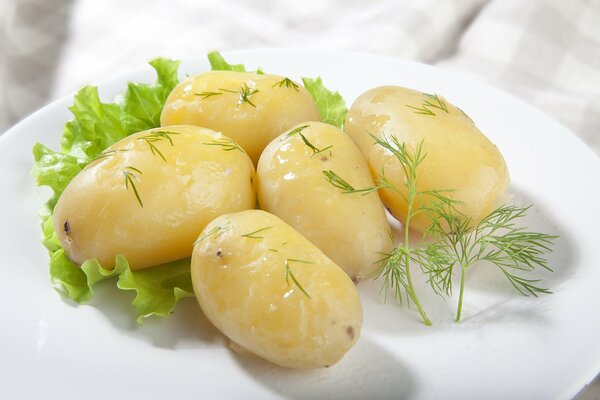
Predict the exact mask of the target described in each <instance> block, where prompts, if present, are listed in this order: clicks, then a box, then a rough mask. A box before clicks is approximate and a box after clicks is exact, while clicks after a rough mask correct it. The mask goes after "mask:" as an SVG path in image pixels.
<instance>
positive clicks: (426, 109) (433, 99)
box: [406, 93, 448, 116]
mask: <svg viewBox="0 0 600 400" xmlns="http://www.w3.org/2000/svg"><path fill="white" fill-rule="evenodd" d="M423 95H424V96H425V97H427V100H423V102H422V103H421V107H415V106H411V105H408V104H407V105H406V107H408V108H411V109H413V110H415V114H423V115H434V116H435V115H436V114H435V112H434V111H433V110H432V108H433V109H437V110H440V111H444V112H445V113H448V107H447V106H446V103H444V101H442V99H440V98H439V97H438V95H437V94H429V93H423Z"/></svg>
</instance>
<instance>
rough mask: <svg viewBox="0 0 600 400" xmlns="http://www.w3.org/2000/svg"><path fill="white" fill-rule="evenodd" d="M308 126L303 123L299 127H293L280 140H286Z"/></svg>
mask: <svg viewBox="0 0 600 400" xmlns="http://www.w3.org/2000/svg"><path fill="white" fill-rule="evenodd" d="M306 128H308V125H302V126H299V127H297V128H294V129H292V130H291V131H289V132H288V133H287V134H286V135H285V136H283V137H282V138H281V139H279V140H280V141H284V140H286V139H288V138H290V137H292V136H294V135H295V134H297V133H300V132H302V131H303V130H305V129H306Z"/></svg>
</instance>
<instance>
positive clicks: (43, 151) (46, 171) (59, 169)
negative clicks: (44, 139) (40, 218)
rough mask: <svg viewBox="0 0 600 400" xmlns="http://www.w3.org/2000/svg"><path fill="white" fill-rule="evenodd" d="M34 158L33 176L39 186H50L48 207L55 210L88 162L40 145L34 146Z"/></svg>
mask: <svg viewBox="0 0 600 400" xmlns="http://www.w3.org/2000/svg"><path fill="white" fill-rule="evenodd" d="M33 158H34V164H33V170H32V174H33V175H34V176H35V179H36V184H37V185H38V186H48V187H49V188H50V189H51V190H52V197H51V198H50V200H48V204H47V206H48V207H49V209H50V210H53V209H54V206H55V205H56V202H57V201H58V197H59V196H60V195H61V193H62V192H63V190H65V188H66V187H67V185H68V184H69V182H71V179H73V178H74V177H75V175H77V174H78V173H79V171H81V169H82V168H83V167H84V166H85V164H87V161H85V160H82V159H80V158H77V157H74V156H72V155H69V154H65V153H58V152H55V151H52V150H50V149H49V148H47V147H46V146H44V145H43V144H40V143H36V144H35V145H34V146H33Z"/></svg>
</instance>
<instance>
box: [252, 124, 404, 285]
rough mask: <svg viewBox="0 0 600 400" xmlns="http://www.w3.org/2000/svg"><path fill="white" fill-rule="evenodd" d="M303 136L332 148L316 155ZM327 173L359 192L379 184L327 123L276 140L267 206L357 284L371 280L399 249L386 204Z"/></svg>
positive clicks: (266, 162) (269, 155)
mask: <svg viewBox="0 0 600 400" xmlns="http://www.w3.org/2000/svg"><path fill="white" fill-rule="evenodd" d="M298 130H300V131H301V132H298V133H295V134H293V135H291V136H289V135H290V133H293V132H296V131H298ZM300 134H301V135H302V137H304V139H305V140H307V141H308V142H309V143H310V144H311V145H313V146H314V147H316V148H318V149H319V150H321V149H326V148H328V149H327V150H324V151H321V152H317V153H315V152H316V150H315V149H311V148H310V147H309V146H308V145H307V144H306V143H304V141H303V139H302V137H301V136H300ZM323 171H333V172H335V173H336V174H337V175H338V176H339V177H341V178H342V179H344V180H345V181H346V182H348V183H350V184H351V185H352V186H353V187H354V188H356V189H361V188H370V187H373V186H374V185H375V184H374V182H373V179H372V178H371V175H370V172H369V167H368V165H367V162H366V161H365V159H364V157H363V155H362V154H361V153H360V151H359V150H358V148H357V147H356V145H355V144H354V143H353V142H352V140H351V139H350V138H349V137H348V136H347V135H346V134H345V133H344V132H342V131H341V130H340V129H338V128H336V127H334V126H332V125H329V124H324V123H322V122H307V123H302V124H299V125H296V126H295V127H293V128H292V129H291V130H290V131H288V132H286V133H284V134H282V135H281V136H279V137H278V138H276V139H275V140H273V141H272V142H271V143H270V144H269V145H268V146H267V147H266V149H265V150H264V152H263V154H262V156H261V158H260V161H259V163H258V168H257V181H258V185H257V191H258V198H259V203H260V205H261V208H262V209H263V210H266V211H268V212H271V213H273V214H275V215H277V216H278V217H280V218H281V219H283V220H284V221H286V222H287V223H288V224H290V225H291V226H292V227H293V228H295V229H296V230H298V232H300V233H302V234H303V235H304V236H306V238H307V239H308V240H310V241H311V242H312V243H313V244H315V245H316V246H317V247H318V248H320V249H321V250H322V251H323V252H324V253H325V254H326V255H327V256H328V257H329V258H331V259H332V260H333V261H334V262H335V263H336V264H337V265H339V266H340V267H341V268H342V269H343V270H344V271H346V273H348V275H349V276H350V277H351V278H352V279H353V280H354V281H359V280H362V279H364V278H368V277H370V276H372V275H373V274H374V272H375V271H376V270H377V269H378V268H379V267H380V264H379V263H378V261H380V260H381V258H382V256H381V255H382V254H383V253H389V252H390V251H391V249H392V245H393V242H392V234H391V231H390V226H389V224H388V221H387V217H386V215H385V209H384V207H383V204H382V203H381V200H380V199H379V196H378V195H377V193H375V192H374V193H369V194H366V195H365V194H364V193H344V192H343V190H342V189H340V188H338V187H335V186H334V185H333V184H332V183H331V182H329V181H328V180H327V177H326V175H325V174H324V173H323Z"/></svg>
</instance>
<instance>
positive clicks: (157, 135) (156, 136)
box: [137, 131, 179, 161]
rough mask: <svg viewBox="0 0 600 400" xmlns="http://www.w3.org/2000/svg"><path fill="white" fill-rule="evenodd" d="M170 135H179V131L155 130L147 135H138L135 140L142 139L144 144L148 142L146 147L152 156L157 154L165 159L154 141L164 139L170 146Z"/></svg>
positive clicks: (171, 140) (171, 141)
mask: <svg viewBox="0 0 600 400" xmlns="http://www.w3.org/2000/svg"><path fill="white" fill-rule="evenodd" d="M170 135H179V132H168V131H156V132H152V133H150V134H148V135H145V136H142V137H139V138H138V139H137V140H142V141H144V142H146V144H148V147H150V151H151V152H152V155H153V156H156V155H157V154H158V156H159V157H160V158H162V159H163V161H167V159H166V158H165V156H164V155H163V153H162V152H161V151H160V150H159V148H158V147H156V145H155V144H154V143H156V142H160V141H163V140H166V141H168V142H169V144H170V145H171V147H173V146H174V143H173V139H172V138H171V136H170Z"/></svg>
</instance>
